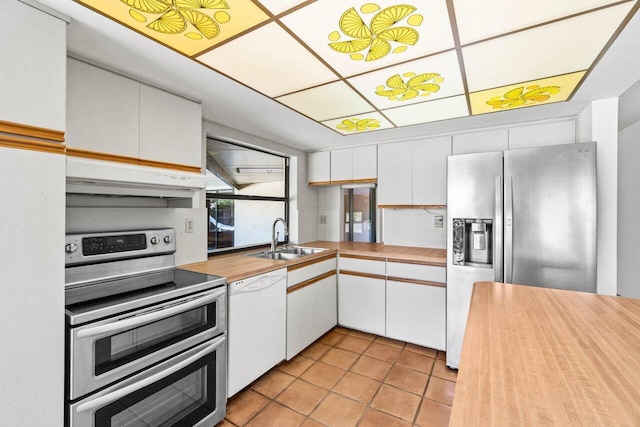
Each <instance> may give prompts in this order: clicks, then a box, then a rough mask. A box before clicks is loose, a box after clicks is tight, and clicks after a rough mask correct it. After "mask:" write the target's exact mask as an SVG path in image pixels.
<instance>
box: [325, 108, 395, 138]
mask: <svg viewBox="0 0 640 427" xmlns="http://www.w3.org/2000/svg"><path fill="white" fill-rule="evenodd" d="M322 124H323V125H325V126H327V127H328V128H330V129H333V130H335V131H337V132H340V133H341V134H343V135H352V134H357V133H364V132H371V131H374V130H379V129H389V128H392V127H394V126H393V124H391V123H390V122H389V121H388V120H387V119H386V118H385V117H384V116H383V115H382V114H380V113H375V112H373V113H363V114H359V115H354V116H347V117H341V118H339V119H334V120H327V121H324V122H322Z"/></svg>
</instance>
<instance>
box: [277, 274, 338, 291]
mask: <svg viewBox="0 0 640 427" xmlns="http://www.w3.org/2000/svg"><path fill="white" fill-rule="evenodd" d="M336 273H337V272H336V270H332V271H328V272H326V273H324V274H322V275H320V276H316V277H314V278H312V279H309V280H305V281H304V282H301V283H298V284H297V285H293V286H291V287H290V288H287V295H288V294H290V293H293V292H295V291H299V290H300V289H302V288H306V287H307V286H310V285H313V284H314V283H317V282H319V281H321V280H324V279H326V278H328V277H331V276H335V275H336Z"/></svg>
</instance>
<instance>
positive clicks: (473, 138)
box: [452, 129, 509, 154]
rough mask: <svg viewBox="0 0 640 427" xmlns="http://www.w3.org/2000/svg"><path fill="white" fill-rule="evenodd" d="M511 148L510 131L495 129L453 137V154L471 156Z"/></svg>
mask: <svg viewBox="0 0 640 427" xmlns="http://www.w3.org/2000/svg"><path fill="white" fill-rule="evenodd" d="M508 148H509V130H508V129H494V130H486V131H478V132H470V133H461V134H458V135H453V142H452V153H453V154H470V153H486V152H488V151H502V150H507V149H508Z"/></svg>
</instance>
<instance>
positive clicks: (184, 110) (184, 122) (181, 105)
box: [140, 84, 203, 168]
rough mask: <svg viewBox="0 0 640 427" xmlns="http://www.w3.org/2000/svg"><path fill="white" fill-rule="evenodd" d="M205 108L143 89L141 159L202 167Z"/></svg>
mask: <svg viewBox="0 0 640 427" xmlns="http://www.w3.org/2000/svg"><path fill="white" fill-rule="evenodd" d="M202 144H203V139H202V107H201V105H200V104H198V103H197V102H193V101H189V100H188V99H185V98H182V97H180V96H177V95H174V94H171V93H169V92H166V91H164V90H161V89H157V88H154V87H151V86H147V85H144V84H142V85H140V159H143V160H151V161H157V162H164V163H174V164H179V165H187V166H195V167H198V168H200V167H201V166H202V164H201V163H202Z"/></svg>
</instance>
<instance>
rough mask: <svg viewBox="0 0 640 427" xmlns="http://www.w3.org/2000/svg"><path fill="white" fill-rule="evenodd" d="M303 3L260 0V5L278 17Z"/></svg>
mask: <svg viewBox="0 0 640 427" xmlns="http://www.w3.org/2000/svg"><path fill="white" fill-rule="evenodd" d="M305 1H306V0H261V1H260V3H262V5H263V6H265V7H266V8H267V9H269V11H270V12H271V13H273V14H274V15H279V14H281V13H282V12H285V11H287V10H289V9H291V8H292V7H295V6H297V5H299V4H302V3H304V2H305Z"/></svg>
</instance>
